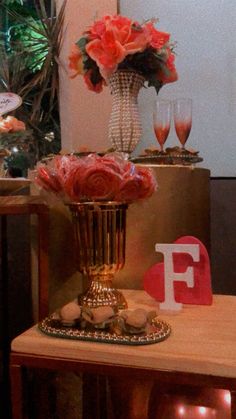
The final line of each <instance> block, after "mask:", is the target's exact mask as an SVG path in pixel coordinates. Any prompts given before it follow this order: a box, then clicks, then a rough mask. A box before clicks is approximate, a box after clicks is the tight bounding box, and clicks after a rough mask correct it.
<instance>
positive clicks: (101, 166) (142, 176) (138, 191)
mask: <svg viewBox="0 0 236 419" xmlns="http://www.w3.org/2000/svg"><path fill="white" fill-rule="evenodd" d="M35 181H36V183H37V184H38V185H40V186H41V187H42V188H43V189H45V190H47V191H51V192H53V193H54V194H56V195H58V196H59V197H60V198H62V199H63V200H64V201H66V202H85V201H118V202H128V203H130V202H133V201H136V200H139V199H144V198H148V197H150V196H151V195H152V194H153V193H154V192H155V190H156V189H157V182H156V180H155V177H154V175H153V173H152V171H151V170H150V169H148V168H144V167H139V166H136V165H135V164H133V163H131V162H129V161H127V160H124V159H123V158H122V157H121V156H120V155H119V154H118V153H111V154H107V155H104V156H99V155H97V154H89V155H88V156H85V157H76V156H74V155H71V156H56V157H54V158H53V159H52V160H50V161H49V163H46V164H42V163H40V164H39V165H38V167H37V174H36V178H35Z"/></svg>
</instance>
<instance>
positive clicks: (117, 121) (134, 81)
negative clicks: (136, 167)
mask: <svg viewBox="0 0 236 419" xmlns="http://www.w3.org/2000/svg"><path fill="white" fill-rule="evenodd" d="M144 80H145V79H144V77H142V76H141V75H140V74H138V73H137V72H135V71H129V70H117V71H116V72H115V73H113V74H112V76H111V77H110V79H109V85H110V90H111V94H112V111H111V116H110V121H109V131H108V136H109V140H110V142H111V143H112V145H113V147H114V148H115V149H116V150H117V151H120V152H125V153H128V154H130V153H132V152H133V151H134V149H135V147H136V146H137V144H138V143H139V141H140V138H141V135H142V124H141V119H140V115H139V109H138V94H139V90H140V88H141V87H142V86H143V84H144Z"/></svg>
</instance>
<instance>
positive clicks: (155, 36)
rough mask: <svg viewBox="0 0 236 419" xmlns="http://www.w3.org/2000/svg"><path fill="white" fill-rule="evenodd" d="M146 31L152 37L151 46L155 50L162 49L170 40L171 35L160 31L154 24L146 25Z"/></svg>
mask: <svg viewBox="0 0 236 419" xmlns="http://www.w3.org/2000/svg"><path fill="white" fill-rule="evenodd" d="M145 29H146V30H147V31H148V33H149V34H150V37H151V40H150V45H151V46H152V47H153V48H155V49H161V48H162V47H163V46H164V45H166V44H167V43H168V42H169V40H170V34H169V33H167V32H161V31H158V30H157V29H156V28H155V27H154V25H153V23H152V22H148V23H146V25H145Z"/></svg>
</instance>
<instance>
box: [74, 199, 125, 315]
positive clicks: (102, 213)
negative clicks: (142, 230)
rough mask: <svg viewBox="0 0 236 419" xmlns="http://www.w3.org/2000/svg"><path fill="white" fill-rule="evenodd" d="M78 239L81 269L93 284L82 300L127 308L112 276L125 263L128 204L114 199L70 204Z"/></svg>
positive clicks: (98, 304) (89, 303) (85, 303)
mask: <svg viewBox="0 0 236 419" xmlns="http://www.w3.org/2000/svg"><path fill="white" fill-rule="evenodd" d="M69 208H70V211H71V214H72V220H73V223H74V231H75V237H76V243H77V247H78V248H77V255H78V259H77V260H78V271H79V272H81V273H82V274H85V275H87V276H88V278H89V281H90V285H89V288H88V290H87V291H85V292H84V293H83V294H82V295H80V296H79V304H80V305H82V306H88V307H99V306H104V305H109V306H113V307H115V308H121V309H122V308H126V307H127V303H126V301H125V298H124V296H123V294H122V293H121V292H119V291H118V290H116V289H115V288H114V287H113V277H114V274H115V273H116V272H118V271H119V270H120V269H122V268H123V266H124V263H125V240H126V212H127V208H128V205H127V204H122V203H118V202H114V201H110V202H84V203H72V204H69Z"/></svg>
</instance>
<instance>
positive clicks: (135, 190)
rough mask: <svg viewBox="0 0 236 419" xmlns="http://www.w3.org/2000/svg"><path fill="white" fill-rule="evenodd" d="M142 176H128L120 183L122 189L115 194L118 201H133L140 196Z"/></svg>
mask: <svg viewBox="0 0 236 419" xmlns="http://www.w3.org/2000/svg"><path fill="white" fill-rule="evenodd" d="M139 191H140V177H139V176H137V175H133V176H127V177H126V178H125V179H123V181H122V182H121V185H120V190H119V192H118V194H117V195H116V196H115V200H116V201H121V202H132V201H136V200H137V199H138V198H139Z"/></svg>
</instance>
